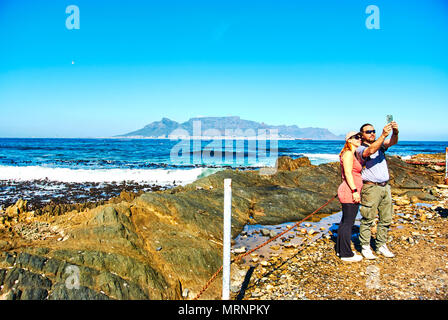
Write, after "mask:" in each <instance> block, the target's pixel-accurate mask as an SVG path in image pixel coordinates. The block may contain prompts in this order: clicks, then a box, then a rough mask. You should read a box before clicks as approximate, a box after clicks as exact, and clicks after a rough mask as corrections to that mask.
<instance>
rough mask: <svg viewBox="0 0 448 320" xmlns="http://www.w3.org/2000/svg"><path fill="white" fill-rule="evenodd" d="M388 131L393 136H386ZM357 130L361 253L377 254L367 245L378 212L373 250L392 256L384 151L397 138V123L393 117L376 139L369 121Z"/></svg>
mask: <svg viewBox="0 0 448 320" xmlns="http://www.w3.org/2000/svg"><path fill="white" fill-rule="evenodd" d="M391 131H392V132H393V133H392V137H391V138H390V139H387V140H386V138H387V137H388V136H389V134H390V132H391ZM360 132H361V134H362V144H361V146H360V147H359V148H358V149H357V150H356V155H357V158H358V160H359V162H360V163H361V164H362V166H363V169H362V172H361V175H362V180H363V187H362V190H361V207H360V209H359V211H360V212H361V216H362V219H361V224H360V228H359V240H360V243H361V246H362V251H361V253H362V255H363V256H364V257H365V258H366V259H375V258H376V256H375V255H374V254H373V252H372V250H371V248H370V238H371V228H372V226H373V224H374V220H375V218H376V216H377V214H378V218H379V220H378V225H377V232H376V241H375V246H376V250H377V253H378V254H382V255H384V256H385V257H388V258H392V257H394V256H395V255H394V254H393V253H392V252H391V251H390V250H389V249H388V248H387V246H386V242H387V234H388V231H389V226H390V224H391V222H392V215H393V207H392V195H391V191H390V185H389V169H388V167H387V162H386V156H385V151H386V150H387V149H388V148H390V147H391V146H393V145H394V144H396V143H397V142H398V124H397V123H396V122H394V121H392V122H390V123H388V124H387V125H386V126H385V127H384V128H383V132H382V134H381V136H380V137H379V138H378V139H376V132H375V129H374V127H373V126H372V125H371V124H369V123H366V124H364V125H363V126H362V127H361V129H360Z"/></svg>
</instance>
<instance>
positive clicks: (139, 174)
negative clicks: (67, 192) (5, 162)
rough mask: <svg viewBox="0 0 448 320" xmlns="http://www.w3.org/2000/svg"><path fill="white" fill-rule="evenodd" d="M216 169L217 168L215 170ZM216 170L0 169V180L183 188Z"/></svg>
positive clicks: (10, 167)
mask: <svg viewBox="0 0 448 320" xmlns="http://www.w3.org/2000/svg"><path fill="white" fill-rule="evenodd" d="M217 170H219V169H217ZM217 170H215V171H213V170H209V169H208V168H193V169H185V170H182V169H168V170H167V169H69V168H48V167H40V166H26V167H19V166H0V180H15V181H31V180H41V179H48V180H51V181H59V182H77V183H82V182H109V183H110V182H113V181H115V182H123V181H133V182H136V183H145V184H153V183H154V184H158V185H167V184H173V181H175V182H176V184H177V185H185V184H188V183H191V182H193V181H195V180H196V179H197V178H198V177H199V176H201V177H203V176H206V175H208V174H211V173H214V172H216V171H217Z"/></svg>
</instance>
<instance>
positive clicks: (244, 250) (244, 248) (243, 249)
mask: <svg viewBox="0 0 448 320" xmlns="http://www.w3.org/2000/svg"><path fill="white" fill-rule="evenodd" d="M233 252H234V253H244V252H246V247H241V248H237V249H234V250H233Z"/></svg>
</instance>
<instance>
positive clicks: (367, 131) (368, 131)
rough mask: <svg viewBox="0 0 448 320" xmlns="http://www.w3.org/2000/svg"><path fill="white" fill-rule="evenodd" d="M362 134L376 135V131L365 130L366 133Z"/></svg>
mask: <svg viewBox="0 0 448 320" xmlns="http://www.w3.org/2000/svg"><path fill="white" fill-rule="evenodd" d="M364 133H367V134H371V133H376V131H375V130H366V131H364Z"/></svg>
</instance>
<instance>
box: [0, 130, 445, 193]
mask: <svg viewBox="0 0 448 320" xmlns="http://www.w3.org/2000/svg"><path fill="white" fill-rule="evenodd" d="M198 143H200V144H198ZM343 143H344V142H343V141H321V140H280V141H278V142H277V146H276V145H275V143H272V144H270V143H269V141H268V142H267V144H266V147H264V146H263V145H260V146H257V145H256V143H255V142H254V141H247V140H240V141H236V140H235V141H230V142H224V141H218V142H216V141H215V142H213V141H202V142H197V141H196V142H191V141H188V142H185V141H183V142H180V141H171V140H157V139H57V138H55V139H39V138H29V139H26V138H0V180H3V181H5V180H14V181H32V180H40V179H47V180H51V181H61V182H76V183H82V182H117V183H119V182H121V181H134V182H142V183H157V184H160V185H163V184H171V183H173V182H175V184H186V183H190V182H192V181H194V180H196V179H197V178H198V177H200V176H203V175H207V174H210V173H213V172H215V171H217V170H221V169H222V168H225V167H239V168H258V167H265V166H273V165H274V164H275V159H276V155H278V156H284V155H287V156H291V157H293V158H297V157H301V156H306V157H308V158H309V159H310V160H311V163H313V164H321V163H326V162H333V161H338V153H339V151H340V150H341V148H342V146H343ZM447 146H448V142H440V141H434V142H431V141H424V142H423V141H400V142H399V143H398V144H397V145H395V146H393V147H392V148H390V150H389V151H388V153H389V154H390V155H400V156H403V157H409V156H410V155H412V154H417V153H439V152H445V148H446V147H447ZM275 148H277V150H275Z"/></svg>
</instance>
